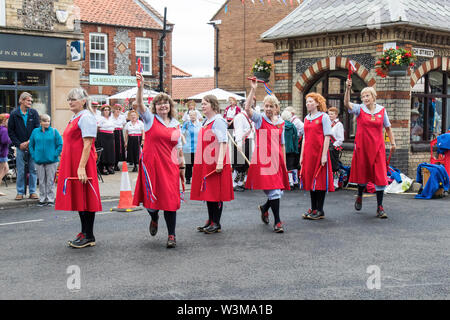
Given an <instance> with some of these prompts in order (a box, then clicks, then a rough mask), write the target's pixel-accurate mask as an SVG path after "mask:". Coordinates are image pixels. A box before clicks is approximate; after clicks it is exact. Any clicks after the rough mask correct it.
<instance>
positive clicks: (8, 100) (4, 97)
mask: <svg viewBox="0 0 450 320" xmlns="http://www.w3.org/2000/svg"><path fill="white" fill-rule="evenodd" d="M15 107H16V103H15V95H14V91H13V90H0V112H1V113H11V111H12V110H13V109H14V108H15Z"/></svg>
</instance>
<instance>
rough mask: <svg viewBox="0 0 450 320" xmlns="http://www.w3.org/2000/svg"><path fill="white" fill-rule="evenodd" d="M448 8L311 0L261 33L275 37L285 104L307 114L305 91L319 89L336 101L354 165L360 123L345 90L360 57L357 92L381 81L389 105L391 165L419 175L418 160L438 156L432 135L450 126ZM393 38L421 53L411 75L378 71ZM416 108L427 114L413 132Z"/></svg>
mask: <svg viewBox="0 0 450 320" xmlns="http://www.w3.org/2000/svg"><path fill="white" fill-rule="evenodd" d="M325 2H326V3H325ZM432 2H433V5H435V6H440V4H439V2H438V1H432ZM433 8H434V7H433ZM441 9H442V10H435V9H432V6H430V3H429V1H421V0H415V1H410V2H408V4H401V5H399V6H391V4H389V2H388V1H381V2H380V3H377V4H374V3H372V2H369V1H366V0H358V1H349V0H344V1H335V3H334V4H333V5H330V3H329V1H328V2H327V1H324V0H306V1H304V2H303V4H302V5H301V6H299V7H298V8H297V9H296V10H295V11H294V12H293V13H292V14H291V15H289V16H288V17H286V18H285V19H283V20H282V21H280V22H279V23H278V24H276V25H275V26H274V27H272V28H271V29H270V30H268V31H266V32H265V33H264V34H262V36H261V37H262V40H263V41H265V42H269V43H272V44H273V45H274V50H275V59H274V60H275V86H274V87H275V90H274V92H275V94H276V96H277V97H278V98H279V99H280V101H281V103H282V106H284V107H285V106H288V105H292V106H294V107H295V108H297V110H298V112H299V114H300V115H301V116H302V117H304V116H305V115H306V107H305V101H304V97H305V96H306V94H307V93H309V92H312V91H316V92H319V93H322V94H323V95H324V96H325V98H327V102H328V105H329V106H336V107H337V108H338V109H339V110H340V119H341V121H343V123H344V127H345V129H346V133H345V138H346V140H345V143H344V150H345V151H344V154H343V158H342V160H343V162H344V164H346V165H350V162H351V158H352V151H353V138H354V134H355V130H356V123H355V121H354V119H353V118H352V117H351V116H350V115H349V114H348V113H347V112H346V110H344V109H345V107H344V106H343V95H344V90H345V80H346V75H347V68H348V61H349V60H351V61H353V62H354V64H355V65H356V68H357V72H356V74H354V75H353V78H352V79H353V88H352V89H353V94H352V98H351V100H352V101H353V102H359V101H360V100H359V95H360V90H361V89H362V88H363V87H365V86H373V87H374V88H375V89H376V91H377V94H378V96H377V103H378V104H381V105H383V106H385V107H386V110H387V112H388V114H389V117H390V120H391V123H392V129H393V132H394V135H395V138H396V144H397V151H396V153H395V155H394V156H393V158H392V160H391V165H392V166H394V167H396V168H399V169H400V170H401V171H402V172H405V173H407V174H408V175H409V176H410V177H413V178H415V174H416V168H417V165H418V164H419V163H421V162H429V160H430V151H429V150H430V147H429V142H430V140H431V139H433V138H434V137H436V136H437V135H439V134H441V133H444V132H446V131H447V130H449V129H450V128H449V126H450V87H449V86H450V23H449V21H450V12H449V11H448V8H447V9H445V8H444V7H443V8H441ZM325 29H326V30H327V32H326V33H324V32H323V31H322V30H325ZM391 46H399V47H403V48H406V49H409V50H414V51H416V52H417V53H418V61H417V62H416V65H415V67H414V68H411V69H410V70H409V71H408V74H407V75H406V76H403V77H387V78H381V77H379V76H377V74H376V72H375V68H374V66H375V63H376V61H377V59H378V57H379V56H381V54H382V53H383V50H384V49H385V48H389V47H391ZM420 84H421V85H420ZM412 111H414V112H416V111H417V113H418V114H419V120H420V119H422V124H421V126H422V127H423V130H422V131H423V132H422V133H419V135H418V136H413V135H412V127H413V125H414V124H413V120H412ZM438 118H439V121H437V119H438ZM431 119H433V121H430V120H431ZM414 122H416V120H414ZM436 122H438V124H437V125H435V124H434V123H436ZM386 146H387V150H389V144H387V145H386ZM387 152H388V151H387Z"/></svg>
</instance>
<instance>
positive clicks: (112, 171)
mask: <svg viewBox="0 0 450 320" xmlns="http://www.w3.org/2000/svg"><path fill="white" fill-rule="evenodd" d="M108 173H109V174H115V173H116V172H115V171H114V168H110V169H108Z"/></svg>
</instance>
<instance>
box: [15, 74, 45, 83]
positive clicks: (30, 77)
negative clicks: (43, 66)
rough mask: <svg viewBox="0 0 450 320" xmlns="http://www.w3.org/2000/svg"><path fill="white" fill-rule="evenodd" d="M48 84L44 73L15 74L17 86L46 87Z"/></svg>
mask: <svg viewBox="0 0 450 320" xmlns="http://www.w3.org/2000/svg"><path fill="white" fill-rule="evenodd" d="M47 84H48V81H47V74H46V73H45V72H17V85H19V86H46V85H47Z"/></svg>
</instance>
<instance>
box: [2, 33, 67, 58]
mask: <svg viewBox="0 0 450 320" xmlns="http://www.w3.org/2000/svg"><path fill="white" fill-rule="evenodd" d="M66 51H67V49H66V39H62V38H49V37H39V36H29V35H19V34H9V33H0V61H11V62H31V63H47V64H63V65H65V64H66V62H67V60H66Z"/></svg>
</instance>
